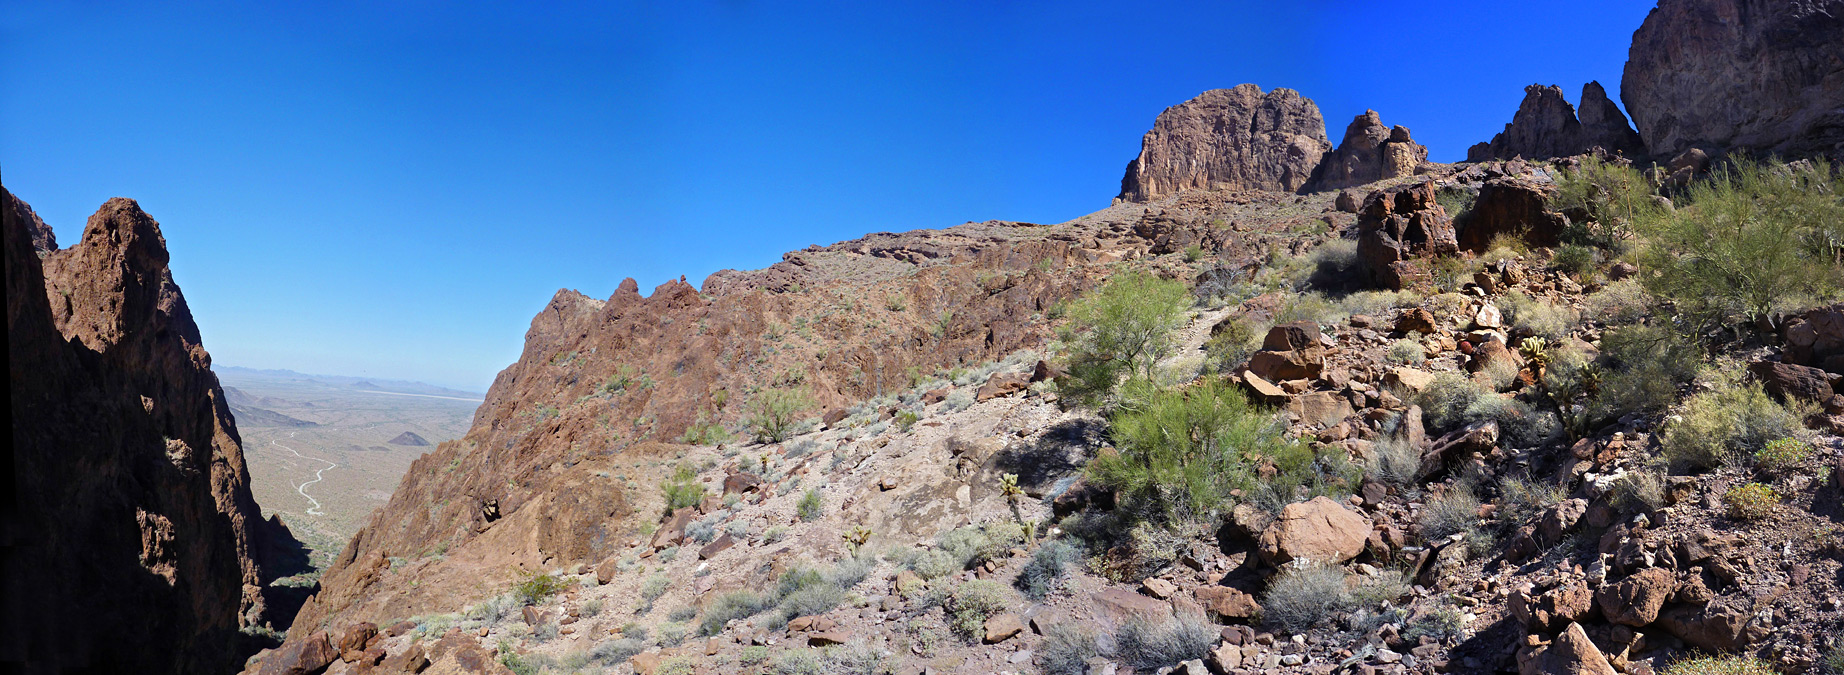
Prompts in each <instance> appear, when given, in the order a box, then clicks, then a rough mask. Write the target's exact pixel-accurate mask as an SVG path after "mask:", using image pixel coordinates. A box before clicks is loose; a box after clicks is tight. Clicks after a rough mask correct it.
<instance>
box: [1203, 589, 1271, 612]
mask: <svg viewBox="0 0 1844 675" xmlns="http://www.w3.org/2000/svg"><path fill="white" fill-rule="evenodd" d="M1196 595H1197V604H1199V605H1203V607H1204V610H1205V611H1207V612H1209V613H1210V614H1211V615H1213V616H1216V617H1217V618H1219V619H1222V620H1225V621H1250V620H1253V619H1255V618H1256V617H1259V616H1261V603H1259V602H1256V601H1255V596H1253V595H1249V594H1247V593H1244V592H1242V591H1239V590H1236V589H1234V588H1230V587H1228V586H1201V587H1199V588H1198V589H1197V591H1196Z"/></svg>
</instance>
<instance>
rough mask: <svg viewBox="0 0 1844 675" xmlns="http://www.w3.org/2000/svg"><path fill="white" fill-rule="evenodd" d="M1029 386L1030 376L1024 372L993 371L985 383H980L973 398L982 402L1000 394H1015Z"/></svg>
mask: <svg viewBox="0 0 1844 675" xmlns="http://www.w3.org/2000/svg"><path fill="white" fill-rule="evenodd" d="M1030 387H1031V376H1029V375H1026V374H1024V373H994V374H993V376H992V377H990V378H987V379H986V384H983V385H980V390H979V392H978V393H975V394H974V395H973V400H975V401H980V402H982V403H983V402H986V401H990V400H992V399H995V398H999V397H1001V396H1010V395H1012V394H1016V393H1018V392H1021V391H1024V390H1026V389H1029V388H1030Z"/></svg>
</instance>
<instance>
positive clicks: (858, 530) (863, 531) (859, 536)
mask: <svg viewBox="0 0 1844 675" xmlns="http://www.w3.org/2000/svg"><path fill="white" fill-rule="evenodd" d="M839 536H840V537H841V538H844V539H845V543H846V545H848V546H851V548H852V550H853V551H857V550H858V548H859V547H861V546H864V543H865V542H867V541H870V540H871V528H868V527H865V526H863V525H858V526H856V527H853V528H852V529H851V530H850V531H848V532H846V533H844V534H841V535H839Z"/></svg>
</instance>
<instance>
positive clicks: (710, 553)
mask: <svg viewBox="0 0 1844 675" xmlns="http://www.w3.org/2000/svg"><path fill="white" fill-rule="evenodd" d="M735 545H736V540H735V539H731V538H730V533H728V532H725V533H723V535H722V536H719V537H718V538H716V539H714V540H712V541H711V543H709V544H705V545H704V548H700V549H698V559H699V560H710V559H712V558H715V557H717V554H719V553H723V552H724V551H727V550H730V547H731V546H735Z"/></svg>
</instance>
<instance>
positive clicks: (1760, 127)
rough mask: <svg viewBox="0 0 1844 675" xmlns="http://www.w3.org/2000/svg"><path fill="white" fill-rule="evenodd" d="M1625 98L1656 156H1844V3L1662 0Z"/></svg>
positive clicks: (1634, 61)
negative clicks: (1733, 152)
mask: <svg viewBox="0 0 1844 675" xmlns="http://www.w3.org/2000/svg"><path fill="white" fill-rule="evenodd" d="M1620 97H1621V100H1622V101H1624V102H1625V103H1626V109H1627V111H1628V112H1630V113H1632V115H1633V123H1634V125H1636V126H1638V127H1639V135H1640V136H1642V137H1644V138H1645V143H1646V148H1647V149H1648V150H1650V151H1651V153H1652V155H1653V156H1654V157H1658V158H1670V157H1676V156H1677V155H1678V154H1680V153H1682V152H1684V151H1686V150H1689V149H1691V148H1693V147H1703V148H1707V149H1713V150H1725V149H1748V150H1751V151H1755V152H1773V153H1778V154H1781V155H1807V154H1823V153H1829V154H1833V155H1844V0H1802V1H1799V2H1786V1H1783V0H1659V3H1658V7H1657V8H1655V9H1653V10H1652V12H1651V13H1650V14H1648V15H1646V19H1645V23H1644V24H1642V25H1640V27H1639V30H1637V31H1634V32H1633V45H1632V48H1631V49H1630V50H1629V51H1628V53H1627V61H1626V69H1625V72H1624V74H1623V77H1622V79H1621V84H1620Z"/></svg>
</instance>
